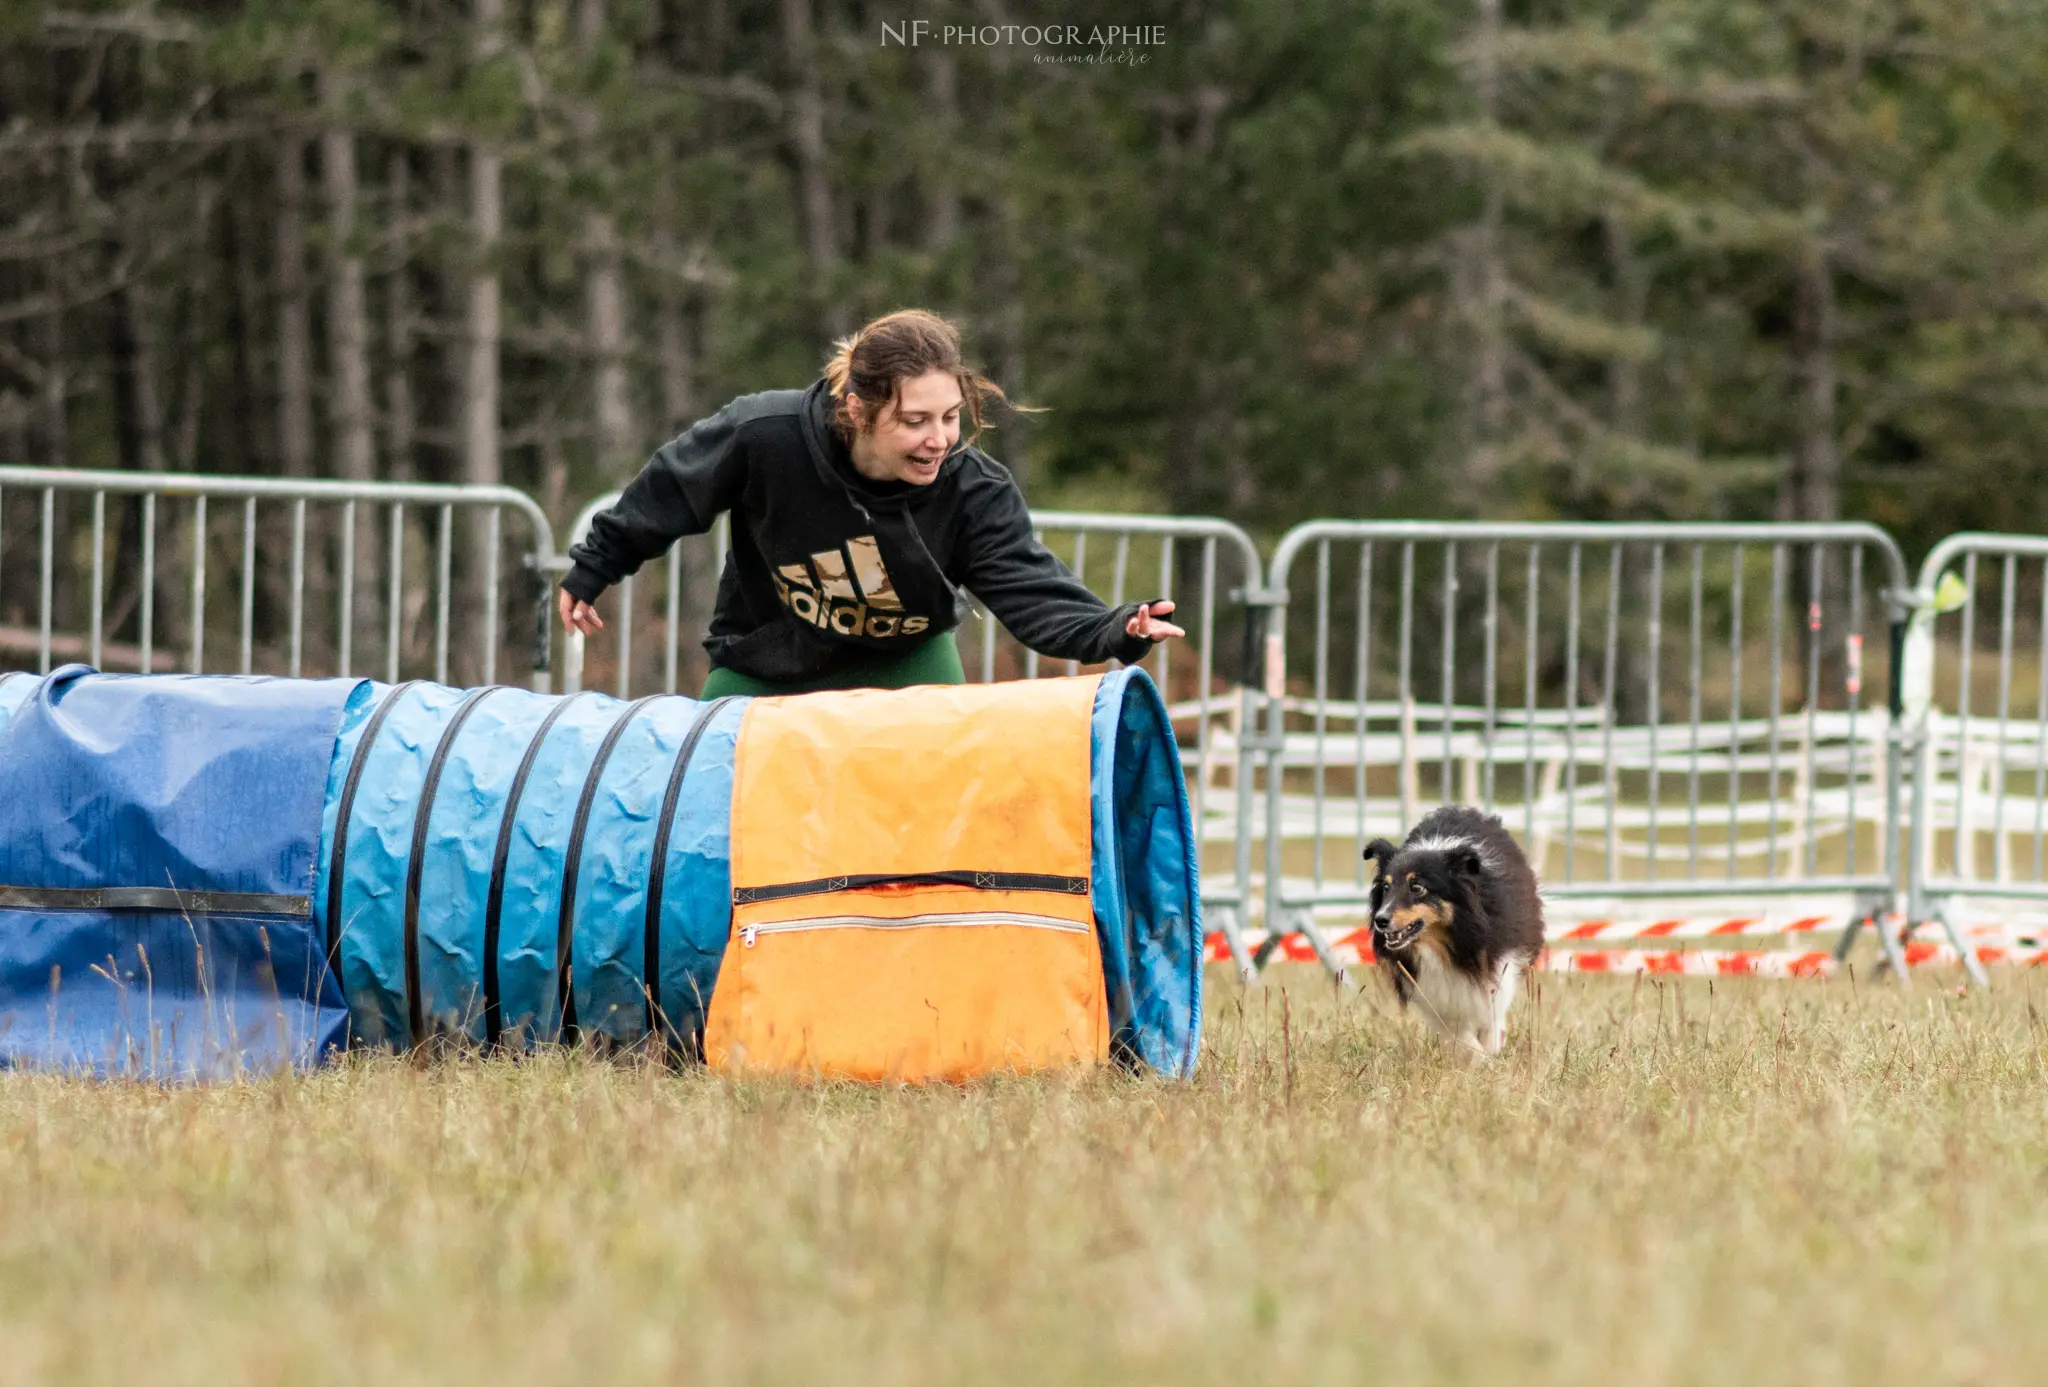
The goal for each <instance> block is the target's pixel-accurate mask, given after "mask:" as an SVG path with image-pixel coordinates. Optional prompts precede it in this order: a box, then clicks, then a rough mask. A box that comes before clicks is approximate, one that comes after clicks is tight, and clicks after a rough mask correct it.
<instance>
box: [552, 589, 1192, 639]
mask: <svg viewBox="0 0 2048 1387" xmlns="http://www.w3.org/2000/svg"><path fill="white" fill-rule="evenodd" d="M562 595H563V596H564V597H566V596H568V594H567V593H563V594H562ZM1172 611H1173V603H1171V602H1141V603H1139V604H1138V614H1137V615H1136V616H1134V617H1132V618H1131V619H1130V620H1129V621H1127V622H1125V623H1124V630H1125V631H1126V632H1128V633H1129V634H1131V635H1133V636H1143V637H1144V638H1145V639H1146V640H1148V641H1163V640H1168V639H1171V638H1172V637H1174V636H1185V635H1186V634H1187V632H1185V631H1183V630H1181V629H1180V627H1178V626H1175V625H1174V624H1173V623H1172V622H1170V621H1161V620H1160V619H1159V618H1161V617H1163V616H1166V615H1168V614H1169V613H1171V612H1172Z"/></svg>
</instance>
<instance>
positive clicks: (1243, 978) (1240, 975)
mask: <svg viewBox="0 0 2048 1387" xmlns="http://www.w3.org/2000/svg"><path fill="white" fill-rule="evenodd" d="M1213 918H1214V919H1215V921H1216V924H1217V927H1218V928H1219V929H1221V930H1222V931H1223V942H1224V943H1225V944H1227V945H1228V946H1229V947H1230V961H1231V962H1232V963H1233V964H1235V965H1236V966H1237V981H1238V985H1239V986H1240V987H1249V986H1250V985H1251V984H1252V983H1254V982H1256V981H1258V976H1259V970H1258V967H1257V966H1256V965H1255V964H1253V962H1252V956H1251V951H1250V950H1248V949H1246V948H1245V946H1244V910H1243V907H1241V906H1237V905H1226V906H1223V907H1221V908H1219V909H1218V910H1217V911H1216V912H1215V915H1214V916H1213Z"/></svg>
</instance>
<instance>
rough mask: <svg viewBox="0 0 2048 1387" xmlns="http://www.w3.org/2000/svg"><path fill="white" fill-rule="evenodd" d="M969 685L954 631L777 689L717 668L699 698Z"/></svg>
mask: <svg viewBox="0 0 2048 1387" xmlns="http://www.w3.org/2000/svg"><path fill="white" fill-rule="evenodd" d="M966 682H967V671H966V670H965V669H964V668H962V666H961V664H960V647H959V646H958V645H957V644H955V643H954V641H953V633H952V632H951V631H941V632H939V634H937V635H936V636H933V637H932V638H931V639H930V640H927V641H921V642H919V643H918V645H917V646H916V647H915V648H914V649H912V650H911V651H910V652H909V653H907V654H903V655H880V656H874V655H863V656H862V657H861V658H860V659H859V660H857V661H855V662H854V663H853V664H850V665H848V666H846V667H845V668H844V669H841V670H838V671H836V672H834V673H832V674H828V675H826V676H825V677H823V678H822V679H799V680H793V681H791V682H789V683H787V684H777V683H771V682H769V681H768V680H766V679H756V678H754V677H753V676H752V675H749V674H741V673H740V672H739V671H738V670H736V669H726V668H725V667H723V666H721V665H713V666H712V667H711V673H710V675H708V676H707V677H706V678H705V680H704V691H703V692H702V693H700V694H698V695H697V697H699V698H700V699H705V700H709V699H714V698H724V697H725V696H726V695H727V694H753V695H755V696H757V697H770V696H773V695H775V694H795V693H815V692H817V691H818V690H820V689H906V688H909V687H910V686H911V685H912V684H964V683H966Z"/></svg>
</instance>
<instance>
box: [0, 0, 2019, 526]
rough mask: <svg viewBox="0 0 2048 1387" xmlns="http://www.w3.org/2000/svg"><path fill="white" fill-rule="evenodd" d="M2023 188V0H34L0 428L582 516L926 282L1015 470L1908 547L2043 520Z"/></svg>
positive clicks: (0, 180) (1282, 497) (1049, 489)
mask: <svg viewBox="0 0 2048 1387" xmlns="http://www.w3.org/2000/svg"><path fill="white" fill-rule="evenodd" d="M916 20H922V21H925V28H924V29H923V30H921V31H919V33H920V35H921V36H920V37H919V40H918V41H917V42H915V43H912V42H909V41H908V40H907V39H904V38H901V37H900V36H903V35H905V34H906V33H907V32H908V26H909V24H910V22H911V21H916ZM1006 24H1007V25H1013V26H1031V25H1044V24H1057V25H1060V26H1067V25H1073V26H1078V27H1079V28H1081V29H1082V30H1084V31H1088V30H1093V29H1095V28H1097V27H1107V26H1112V25H1114V26H1120V27H1122V28H1124V29H1126V30H1133V29H1141V28H1143V29H1148V30H1150V32H1149V33H1146V34H1141V35H1140V36H1141V37H1144V38H1149V39H1153V40H1155V41H1151V42H1144V43H1138V44H1128V43H1111V44H1107V45H1089V44H1087V43H1082V44H1080V45H1074V44H1068V43H1064V42H1062V43H1056V44H1054V43H1045V42H1039V43H1029V42H1025V41H1024V40H1025V39H1027V38H1029V37H1030V35H1029V33H1028V30H1027V31H1016V30H1013V31H1008V32H1005V33H1003V34H1000V35H998V36H997V38H998V41H996V42H993V43H991V42H986V41H984V40H986V39H987V38H988V37H989V36H990V35H991V34H992V33H995V31H994V30H993V29H991V28H990V27H989V26H1000V25H1006ZM948 26H952V27H953V29H954V30H955V33H954V35H953V36H952V38H951V41H947V37H948V36H947V32H946V31H947V27H948ZM961 30H967V31H971V32H972V33H973V34H974V36H975V39H976V41H973V42H968V41H965V39H964V38H963V37H962V36H961V34H960V33H959V31H961ZM1040 37H1041V38H1043V36H1042V35H1041V36H1040ZM1089 55H1093V57H1094V58H1095V59H1097V60H1096V61H1074V59H1075V58H1078V57H1084V56H1089ZM1103 58H1112V59H1116V61H1101V59H1103ZM2044 188H2048V5H2044V4H2042V3H2040V0H1829V2H1828V3H1803V2H1800V0H1629V2H1627V3H1618V2H1609V0H1542V2H1541V3H1535V2H1534V0H1531V2H1530V3H1520V2H1510V0H1459V2H1458V3H1448V2H1447V0H1086V2H1085V3H1083V0H1043V2H1042V3H1038V4H1033V5H1028V6H1027V5H1024V4H1020V3H1015V0H973V2H972V3H967V2H966V0H956V2H955V3H951V4H948V3H942V0H885V3H881V4H870V3H865V2H864V0H409V2H408V3H390V2H388V0H384V2H380V0H296V3H281V2H280V0H255V3H248V4H240V3H227V2H226V0H209V2H204V3H202V2H199V0H194V2H193V3H169V2H168V0H166V2H164V3H155V4H151V3H137V4H130V5H125V6H113V5H106V6H99V5H93V4H89V3H78V4H72V5H68V6H63V7H59V6H54V5H43V4H38V3H33V0H8V2H7V3H6V4H5V5H4V6H0V459H4V460H6V461H9V462H27V463H30V464H46V465H52V466H82V467H107V468H128V469H145V470H156V469H163V470H171V471H208V472H229V473H259V474H278V475H287V476H333V477H343V478H373V477H376V478H416V479H425V480H460V481H473V482H486V481H500V480H502V481H505V482H508V483H511V484H514V485H517V486H520V487H523V488H526V489H529V490H530V491H531V492H533V494H535V495H536V496H537V497H539V498H541V500H542V502H543V504H544V505H545V506H546V507H547V509H548V511H549V513H550V515H551V516H552V517H553V519H554V521H555V522H556V524H557V525H558V526H559V525H562V524H564V523H565V522H566V521H567V520H568V518H569V517H570V516H571V515H572V514H573V513H574V512H575V511H576V509H577V508H578V507H579V506H580V505H581V504H582V503H583V502H584V501H586V500H587V499H589V498H590V497H591V496H593V495H596V494H597V493H599V492H601V491H602V490H604V489H606V488H608V487H611V486H614V485H617V484H619V483H620V482H622V481H623V480H624V479H625V478H627V477H628V476H630V475H631V474H632V472H633V471H634V470H636V469H637V468H638V467H639V465H640V464H641V463H642V462H644V460H645V459H646V456H647V454H648V452H649V451H650V449H651V448H653V447H654V446H655V445H657V444H658V443H660V442H661V441H662V440H664V439H665V438H667V437H669V436H671V435H672V434H673V433H675V432H677V431H679V430H680V429H682V428H684V427H686V426H687V425H688V424H689V423H690V422H691V421H693V420H695V419H697V418H699V417H701V416H703V415H704V414H707V413H709V412H711V411H712V410H714V409H716V408H717V407H718V406H719V405H721V404H723V403H724V402H725V401H726V400H728V399H730V398H731V397H733V396H734V395H737V394H741V393H745V392H749V391H753V390H759V389H766V388H773V387H783V386H800V385H803V384H805V383H806V382H808V381H809V380H811V379H814V378H815V376H816V374H817V372H818V369H819V366H820V364H821V362H822V360H823V358H824V356H825V354H826V352H827V350H828V347H829V343H830V340H831V339H832V337H833V336H834V335H836V334H839V333H842V332H844V331H846V330H847V329H849V328H851V327H852V326H855V325H857V324H858V323H859V322H860V321H862V320H863V319H864V318H866V317H867V316H869V315H872V314H875V313H878V312H881V311H885V310H888V309H891V308H894V307H898V306H902V305H907V304H916V305H922V306H926V307H930V308H933V309H936V310H938V311H941V312H945V313H947V314H950V315H954V316H955V317H956V318H957V319H958V320H959V321H960V322H961V323H962V324H963V326H964V328H965V330H966V332H967V336H968V342H969V347H970V352H971V354H972V356H973V357H974V358H975V359H976V360H977V362H978V363H979V364H981V365H983V366H984V367H985V368H986V369H988V370H989V371H990V373H991V374H992V375H993V376H994V377H995V378H996V379H997V380H998V381H999V382H1000V383H1001V384H1002V385H1003V386H1004V387H1006V388H1007V389H1008V390H1009V391H1010V392H1011V393H1012V394H1013V395H1014V396H1015V397H1017V398H1018V399H1020V400H1023V401H1026V402H1028V403H1031V404H1034V405H1039V406H1043V407H1045V409H1046V412H1044V413H1040V414H1030V415H1016V414H1012V413H1008V412H1001V413H1000V414H999V416H998V417H997V419H996V420H995V421H994V422H995V424H996V426H997V427H996V428H995V429H994V430H993V431H992V432H991V433H990V434H988V435H986V436H985V437H984V439H983V443H984V446H986V447H987V448H988V449H989V450H990V451H991V452H992V453H994V454H995V455H996V456H997V457H999V458H1001V459H1003V460H1004V461H1005V462H1007V463H1008V464H1009V465H1010V466H1011V467H1012V468H1013V469H1014V470H1015V472H1016V473H1017V474H1018V476H1019V478H1020V480H1022V482H1023V484H1024V486H1025V489H1026V492H1027V495H1028V496H1029V497H1030V498H1031V500H1032V501H1033V503H1034V504H1035V505H1039V506H1063V507H1081V508H1100V509H1121V510H1147V511H1169V512H1183V513H1207V514H1218V515H1224V516H1227V517H1229V518H1231V519H1234V520H1237V521H1238V522H1239V523H1241V524H1244V525H1246V526H1247V527H1248V528H1250V529H1251V530H1252V531H1253V533H1254V534H1257V535H1260V536H1261V537H1262V538H1270V537H1272V536H1273V535H1275V534H1277V532H1278V531H1279V530H1280V529H1282V528H1284V527H1285V526H1286V525H1287V524H1290V523H1292V522H1294V521H1297V520H1301V519H1304V518H1308V517H1310V516H1328V515H1336V516H1454V515H1455V516H1491V517H1518V518H1544V517H1564V516H1571V517H1591V518H1622V517H1642V518H1729V519H1770V518H1786V519H1831V518H1837V517H1848V518H1858V519H1869V520H1874V521H1876V522H1878V523H1880V524H1882V525H1885V526H1887V527H1889V528H1890V529H1892V531H1893V532H1894V533H1895V534H1896V535H1897V536H1898V537H1899V538H1900V539H1901V541H1902V542H1903V543H1904V544H1905V546H1906V548H1907V550H1908V553H1909V555H1916V554H1917V553H1918V552H1919V551H1922V550H1924V549H1925V547H1926V546H1927V545H1928V544H1929V543H1931V542H1932V541H1933V539H1935V538H1937V537H1939V536H1940V535H1941V534H1943V533H1946V532H1949V531H1952V530H1955V529H1958V528H1968V527H1986V528H1998V529H2016V530H2033V531H2041V530H2044V529H2048V497H2044V494H2043V492H2044V489H2043V487H2042V485H2041V482H2042V478H2043V471H2044V451H2048V450H2044V449H2043V447H2042V446H2041V443H2040V440H2039V437H2038V435H2039V421H2040V419H2041V417H2042V408H2043V406H2044V405H2048V350H2044V348H2048V341H2044V329H2048V212H2044V207H2043V197H2042V193H2043V190H2044ZM10 514H11V512H10ZM32 520H33V517H32V515H30V514H29V512H28V511H27V510H24V511H23V513H22V522H21V523H23V524H30V523H32ZM12 538H13V539H14V540H16V541H20V540H24V539H26V538H27V534H26V532H24V533H23V534H21V535H16V536H13V537H12ZM32 547H33V546H32V544H28V543H21V542H15V543H12V544H11V545H9V546H8V548H9V550H11V554H7V555H6V556H5V557H4V558H0V561H6V559H7V558H11V559H12V560H13V561H14V562H28V561H29V560H30V557H31V556H30V554H29V552H28V551H29V550H30V549H32Z"/></svg>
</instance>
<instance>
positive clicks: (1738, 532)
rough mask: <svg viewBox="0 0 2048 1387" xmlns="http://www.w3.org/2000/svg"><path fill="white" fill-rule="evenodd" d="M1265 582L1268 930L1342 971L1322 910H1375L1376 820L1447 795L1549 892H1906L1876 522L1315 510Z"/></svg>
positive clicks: (1410, 819) (1863, 900)
mask: <svg viewBox="0 0 2048 1387" xmlns="http://www.w3.org/2000/svg"><path fill="white" fill-rule="evenodd" d="M1297 587H1305V588H1306V589H1307V592H1306V594H1302V595H1298V594H1297V591H1296V589H1297ZM1257 596H1258V600H1259V601H1261V602H1262V603H1263V604H1264V605H1266V606H1267V607H1269V608H1270V609H1272V610H1273V611H1274V613H1275V617H1274V619H1273V622H1272V626H1271V630H1270V632H1269V634H1268V636H1267V641H1268V652H1267V688H1266V694H1267V697H1266V699H1265V700H1264V709H1265V718H1264V720H1263V724H1262V726H1261V727H1260V728H1259V731H1258V735H1257V737H1256V739H1255V740H1254V741H1253V743H1252V744H1253V746H1254V747H1255V749H1256V750H1257V751H1258V752H1259V753H1261V754H1262V755H1263V757H1264V759H1265V767H1266V769H1265V777H1264V785H1265V789H1266V792H1267V793H1266V796H1265V806H1264V807H1265V819H1264V827H1263V833H1262V835H1261V836H1262V837H1263V840H1264V863H1265V870H1264V880H1263V883H1262V885H1263V894H1264V900H1265V911H1264V915H1265V920H1266V922H1267V929H1268V938H1267V941H1266V943H1265V944H1264V945H1263V946H1262V950H1270V949H1271V948H1272V947H1274V946H1275V944H1276V943H1277V942H1278V941H1279V940H1280V939H1281V938H1282V937H1283V936H1286V935H1289V934H1292V933H1294V932H1296V931H1298V932H1300V933H1301V934H1302V935H1304V936H1305V937H1306V938H1307V939H1308V941H1309V943H1310V944H1311V946H1312V947H1313V949H1314V951H1315V953H1316V955H1317V956H1318V957H1319V958H1321V959H1322V960H1323V961H1324V963H1325V964H1326V965H1327V966H1328V967H1330V968H1331V970H1332V971H1340V964H1339V962H1338V960H1337V959H1336V958H1335V956H1334V955H1333V953H1332V950H1331V947H1330V942H1329V939H1328V936H1327V935H1326V934H1325V933H1324V931H1323V930H1322V928H1321V927H1320V925H1319V923H1318V917H1319V916H1326V915H1332V914H1334V915H1340V916H1349V917H1351V918H1353V919H1359V920H1362V919H1363V915H1364V912H1365V909H1366V907H1367V903H1368V900H1369V896H1370V887H1371V882H1370V878H1369V875H1368V873H1367V872H1366V869H1365V864H1364V861H1363V859H1362V856H1361V854H1362V852H1363V849H1364V846H1365V844H1366V842H1367V840H1368V839H1370V838H1372V837H1375V836H1387V837H1390V838H1394V839H1396V840H1398V839H1399V838H1400V837H1401V835H1402V834H1403V833H1404V832H1405V831H1406V830H1407V828H1408V827H1410V826H1412V825H1413V824H1414V823H1415V822H1416V820H1417V818H1418V816H1419V815H1420V813H1421V812H1423V811H1425V810H1426V809H1427V808H1430V807H1433V806H1435V805H1437V804H1444V803H1458V802H1462V803H1474V804H1478V805H1481V806H1483V807H1484V808H1486V809H1488V810H1492V811H1496V812H1499V813H1500V814H1501V816H1502V819H1503V820H1504V822H1505V823H1506V824H1507V825H1508V826H1509V828H1510V829H1511V831H1514V832H1515V833H1516V834H1517V836H1518V837H1519V838H1520V840H1521V842H1522V844H1523V846H1524V848H1525V850H1526V851H1527V852H1528V853H1529V855H1530V859H1531V862H1532V864H1533V865H1535V866H1536V868H1537V870H1538V872H1539V874H1540V875H1541V877H1542V879H1543V882H1544V890H1545V894H1546V896H1547V897H1548V898H1550V899H1551V900H1553V901H1564V902H1570V901H1574V900H1576V901H1591V900H1595V899H1597V900H1600V901H1603V902H1606V901H1624V900H1671V899H1675V898H1679V897H1688V896H1690V897H1705V896H1736V897H1740V898H1744V899H1749V898H1753V897H1758V896H1765V897H1776V896H1784V895H1790V894H1798V895H1802V896H1809V895H1814V894H1818V893H1828V894H1846V895H1848V896H1850V897H1851V898H1853V899H1854V900H1855V901H1856V902H1857V906H1858V908H1857V909H1856V910H1855V911H1853V912H1852V914H1853V915H1854V916H1855V918H1857V919H1859V920H1860V919H1862V918H1865V917H1874V916H1876V915H1879V914H1881V913H1882V912H1884V911H1885V910H1887V909H1888V908H1889V906H1890V905H1891V902H1892V899H1893V896H1894V892H1895V889H1896V888H1895V882H1896V880H1897V853H1898V825H1899V823H1900V817H1899V814H1900V801H1901V773H1902V765H1903V763H1902V758H1901V757H1900V755H1899V749H1898V744H1897V737H1896V733H1895V729H1896V727H1897V722H1896V719H1895V717H1894V716H1893V713H1894V711H1895V708H1896V699H1895V698H1890V697H1883V696H1880V695H1881V694H1882V693H1883V692H1885V691H1890V690H1892V689H1893V687H1894V685H1893V678H1892V675H1893V668H1892V667H1893V665H1894V663H1895V661H1894V660H1893V657H1892V651H1893V650H1894V649H1895V647H1896V642H1897V639H1898V638H1899V635H1900V633H1901V632H1902V630H1903V622H1904V619H1905V615H1906V609H1905V606H1904V603H1905V601H1906V598H1907V594H1906V571H1905V565H1904V561H1903V559H1902V558H1901V556H1900V554H1899V551H1898V548H1897V546H1896V545H1894V544H1893V542H1892V541H1891V539H1890V538H1889V537H1888V536H1887V535H1885V534H1884V532H1882V531H1881V530H1878V529H1876V528H1874V527H1872V526H1867V525H1687V524H1657V525H1607V524H1583V525H1582V524H1512V525H1510V524H1501V525H1489V524H1436V523H1421V522H1402V521H1357V522H1351V521H1317V522H1313V523H1310V524H1306V525H1301V526H1297V527H1296V528H1295V529H1293V530H1291V531H1289V532H1288V533H1287V535H1286V536H1285V537H1284V538H1283V539H1282V540H1281V542H1280V544H1279V546H1278V548H1277V549H1276V551H1275V553H1274V557H1273V561H1272V566H1271V570H1270V578H1269V580H1268V582H1267V585H1266V590H1265V591H1264V592H1263V593H1261V594H1258V595H1257ZM1788 647H1789V649H1788ZM1290 651H1292V652H1305V653H1306V657H1307V658H1306V659H1300V658H1293V659H1290V658H1289V652H1290ZM1297 691H1298V692H1297ZM1244 831H1245V832H1246V833H1247V834H1250V833H1252V832H1254V831H1256V830H1254V829H1253V828H1252V826H1251V825H1249V824H1247V825H1245V826H1244ZM1339 858H1341V859H1342V861H1343V862H1344V864H1345V865H1344V866H1343V867H1341V868H1339V867H1337V866H1336V865H1335V859H1339ZM1855 929H1856V926H1855V925H1853V924H1852V925H1851V926H1850V928H1849V929H1848V930H1847V931H1845V932H1844V934H1843V936H1842V938H1841V940H1840V942H1839V945H1838V952H1845V951H1846V950H1847V948H1848V945H1849V943H1850V942H1851V940H1852V938H1853V936H1854V933H1855ZM1880 934H1881V937H1884V938H1885V945H1886V948H1887V951H1888V953H1894V954H1895V952H1896V945H1895V941H1893V940H1892V939H1891V938H1889V936H1888V934H1887V932H1884V931H1880ZM1894 961H1896V959H1895V960H1894Z"/></svg>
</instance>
